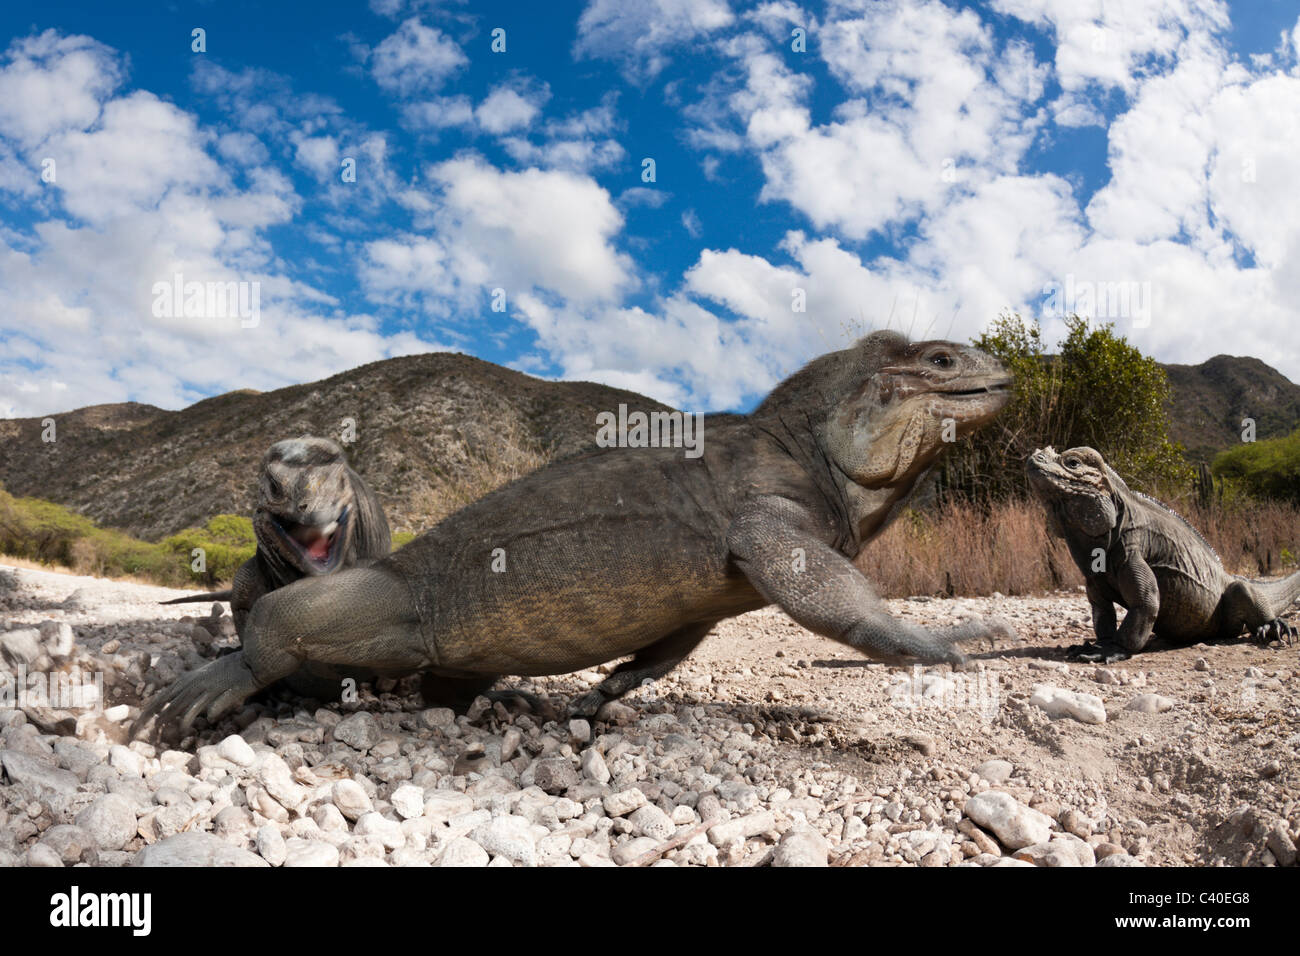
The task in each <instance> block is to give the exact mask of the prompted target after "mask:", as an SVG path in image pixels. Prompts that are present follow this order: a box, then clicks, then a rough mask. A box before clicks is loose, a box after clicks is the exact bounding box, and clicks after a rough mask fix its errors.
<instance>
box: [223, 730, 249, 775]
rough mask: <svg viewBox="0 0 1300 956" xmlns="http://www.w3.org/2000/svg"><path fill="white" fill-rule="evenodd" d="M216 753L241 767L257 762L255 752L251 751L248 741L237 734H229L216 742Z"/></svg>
mask: <svg viewBox="0 0 1300 956" xmlns="http://www.w3.org/2000/svg"><path fill="white" fill-rule="evenodd" d="M217 753H218V754H220V755H221V756H222V757H225V758H226V759H227V760H229V761H230V762H231V763H233V764H237V765H239V766H241V767H251V766H252V765H253V764H255V763H256V762H257V754H255V753H253V748H252V747H250V746H248V741H246V740H245V739H244V738H243V737H241V736H239V734H231V735H230V736H229V737H227V738H226V739H225V740H223V741H221V743H219V744H217Z"/></svg>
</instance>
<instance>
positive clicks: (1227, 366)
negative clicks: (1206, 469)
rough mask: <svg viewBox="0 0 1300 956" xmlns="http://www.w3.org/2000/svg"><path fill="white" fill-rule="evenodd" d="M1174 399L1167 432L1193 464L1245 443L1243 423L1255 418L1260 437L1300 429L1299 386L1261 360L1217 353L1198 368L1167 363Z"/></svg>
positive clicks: (1258, 436) (1166, 367)
mask: <svg viewBox="0 0 1300 956" xmlns="http://www.w3.org/2000/svg"><path fill="white" fill-rule="evenodd" d="M1164 369H1165V372H1166V374H1167V375H1168V376H1169V384H1170V386H1171V387H1172V389H1173V400H1172V401H1171V402H1170V405H1169V434H1170V437H1171V438H1172V439H1173V440H1174V441H1180V442H1182V443H1183V445H1184V447H1186V449H1187V457H1188V458H1189V459H1190V460H1191V461H1193V462H1202V461H1203V462H1207V463H1208V462H1209V461H1210V460H1211V459H1212V458H1213V457H1214V455H1215V453H1217V452H1220V451H1222V450H1223V449H1225V448H1228V447H1231V446H1233V445H1236V444H1238V443H1239V442H1240V441H1241V420H1242V419H1243V418H1247V417H1249V418H1253V419H1255V429H1256V432H1255V435H1256V437H1257V438H1276V437H1279V436H1282V435H1287V434H1289V433H1290V432H1292V431H1294V430H1295V428H1296V427H1297V426H1298V425H1300V385H1296V384H1295V383H1293V382H1291V381H1290V380H1289V379H1287V377H1286V376H1285V375H1283V374H1282V373H1281V372H1279V371H1278V370H1277V369H1275V368H1272V367H1271V366H1269V365H1266V364H1264V363H1263V362H1261V361H1260V360H1259V359H1257V358H1250V357H1246V356H1233V355H1216V356H1214V358H1212V359H1210V360H1208V361H1206V362H1202V363H1201V364H1200V365H1165V366H1164Z"/></svg>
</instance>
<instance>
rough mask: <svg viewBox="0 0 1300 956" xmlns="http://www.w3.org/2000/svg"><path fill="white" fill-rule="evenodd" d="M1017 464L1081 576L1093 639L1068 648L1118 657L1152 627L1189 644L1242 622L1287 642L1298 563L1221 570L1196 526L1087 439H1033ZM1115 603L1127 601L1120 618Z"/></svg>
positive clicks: (1145, 638) (1240, 627)
mask: <svg viewBox="0 0 1300 956" xmlns="http://www.w3.org/2000/svg"><path fill="white" fill-rule="evenodd" d="M1025 470H1026V472H1027V473H1028V476H1029V487H1030V488H1031V489H1032V490H1033V491H1034V493H1035V494H1036V495H1037V496H1038V497H1039V499H1040V500H1042V502H1043V504H1044V505H1045V506H1046V507H1047V520H1048V527H1049V529H1050V530H1051V531H1052V532H1053V533H1054V534H1056V535H1058V536H1060V537H1062V538H1064V539H1065V543H1066V544H1067V545H1068V546H1069V549H1070V555H1071V556H1072V557H1073V558H1074V562H1075V564H1077V565H1078V566H1079V570H1080V571H1082V572H1083V576H1084V579H1085V581H1086V584H1087V593H1088V603H1089V604H1091V605H1092V625H1093V630H1094V631H1095V632H1096V634H1097V641H1096V642H1095V643H1089V644H1080V645H1076V646H1074V647H1072V648H1070V652H1071V654H1072V656H1075V657H1077V658H1078V659H1080V660H1089V661H1091V660H1100V661H1105V662H1111V661H1116V660H1124V659H1125V658H1127V657H1128V656H1129V654H1132V653H1136V652H1138V651H1140V650H1142V649H1143V648H1145V647H1146V646H1147V643H1148V642H1149V641H1150V640H1151V637H1152V634H1155V635H1157V636H1159V637H1162V638H1166V639H1168V640H1170V641H1174V642H1177V643H1180V644H1190V643H1193V642H1196V641H1204V640H1227V639H1231V638H1234V637H1237V636H1238V635H1240V634H1242V633H1243V632H1249V633H1251V634H1252V635H1253V636H1254V638H1255V639H1256V640H1257V641H1259V642H1261V643H1264V644H1267V643H1269V642H1271V641H1273V640H1281V641H1284V642H1285V643H1287V644H1290V642H1291V639H1292V638H1293V637H1294V636H1295V634H1296V628H1295V627H1294V626H1292V625H1291V624H1288V623H1287V622H1286V621H1283V620H1281V614H1282V613H1283V612H1284V611H1285V610H1286V609H1287V608H1288V607H1289V606H1290V605H1291V604H1292V602H1294V601H1295V600H1296V598H1297V597H1300V572H1296V573H1295V574H1292V575H1291V576H1290V577H1287V578H1283V579H1282V580H1280V581H1252V580H1250V579H1248V578H1241V577H1237V576H1236V575H1232V574H1229V573H1228V572H1227V571H1226V570H1224V568H1223V564H1222V562H1220V560H1219V556H1218V555H1217V554H1216V553H1215V552H1214V549H1213V548H1211V547H1210V545H1209V544H1208V543H1206V541H1205V539H1204V538H1202V537H1201V535H1200V533H1199V532H1197V530H1196V529H1195V528H1193V527H1192V526H1191V525H1190V524H1188V523H1187V522H1186V521H1185V520H1183V518H1182V517H1181V516H1180V515H1178V514H1177V513H1176V512H1174V511H1173V510H1171V509H1170V508H1168V507H1167V506H1166V505H1163V504H1161V503H1160V502H1159V501H1156V500H1155V499H1154V498H1149V497H1147V496H1146V495H1144V494H1141V493H1139V492H1136V491H1131V490H1130V489H1129V487H1128V486H1127V485H1126V484H1125V483H1124V480H1123V479H1122V478H1120V476H1119V475H1117V474H1116V473H1115V471H1114V470H1113V469H1111V468H1110V466H1108V465H1107V464H1106V462H1105V461H1104V460H1103V459H1102V456H1101V454H1100V453H1099V452H1097V451H1096V450H1094V449H1092V448H1071V449H1069V450H1068V451H1065V452H1061V453H1060V454H1058V453H1057V452H1055V451H1053V450H1052V449H1051V448H1040V449H1039V450H1038V451H1035V452H1034V453H1033V454H1032V455H1030V456H1029V459H1028V461H1026V463H1025ZM1116 604H1119V605H1120V606H1121V607H1124V608H1126V609H1127V610H1128V614H1127V615H1125V617H1124V620H1123V622H1121V623H1120V624H1119V626H1118V627H1116V624H1115V605H1116Z"/></svg>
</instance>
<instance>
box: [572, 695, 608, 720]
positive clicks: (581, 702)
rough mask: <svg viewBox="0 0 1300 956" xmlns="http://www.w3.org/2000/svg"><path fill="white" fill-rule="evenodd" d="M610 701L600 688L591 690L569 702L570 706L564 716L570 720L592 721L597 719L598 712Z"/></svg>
mask: <svg viewBox="0 0 1300 956" xmlns="http://www.w3.org/2000/svg"><path fill="white" fill-rule="evenodd" d="M609 699H610V698H608V697H606V696H605V695H604V694H602V693H601V692H600V689H599V688H596V689H593V690H589V691H587V693H585V694H582V695H581V696H579V697H575V698H573V699H572V700H571V701H569V706H568V708H567V709H566V710H565V712H564V716H565V717H566V718H567V719H569V720H573V719H574V718H577V717H581V718H583V719H585V720H592V719H594V718H595V716H596V712H597V711H599V710H600V708H601V707H603V706H604V705H605V701H607V700H609Z"/></svg>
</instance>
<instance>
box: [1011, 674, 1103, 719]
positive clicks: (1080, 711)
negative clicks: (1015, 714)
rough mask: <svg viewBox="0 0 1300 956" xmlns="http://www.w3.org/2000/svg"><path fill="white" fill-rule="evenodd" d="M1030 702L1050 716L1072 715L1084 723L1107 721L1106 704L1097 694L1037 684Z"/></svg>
mask: <svg viewBox="0 0 1300 956" xmlns="http://www.w3.org/2000/svg"><path fill="white" fill-rule="evenodd" d="M1029 703H1031V704H1033V705H1034V706H1035V707H1037V708H1039V709H1040V710H1042V711H1043V712H1044V713H1046V714H1047V715H1048V716H1049V717H1071V718H1073V719H1075V720H1077V721H1079V722H1080V723H1084V724H1104V723H1105V722H1106V705H1105V704H1103V703H1102V702H1101V698H1100V697H1098V696H1096V695H1095V694H1081V693H1077V692H1075V691H1072V690H1066V689H1065V688H1063V687H1053V686H1051V685H1050V684H1035V685H1034V689H1033V694H1032V695H1031V696H1030V698H1029Z"/></svg>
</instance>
